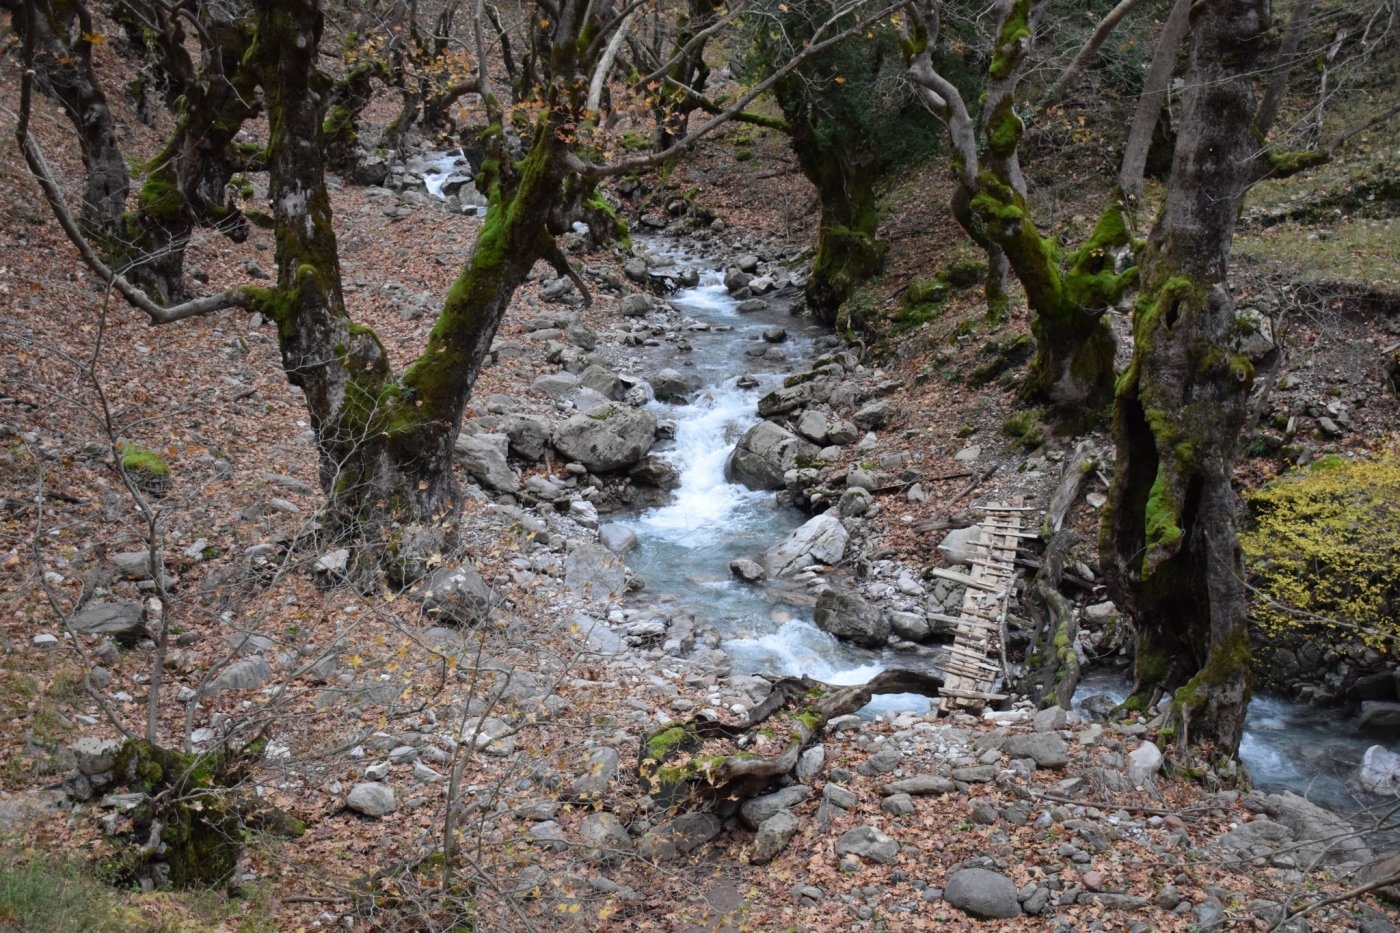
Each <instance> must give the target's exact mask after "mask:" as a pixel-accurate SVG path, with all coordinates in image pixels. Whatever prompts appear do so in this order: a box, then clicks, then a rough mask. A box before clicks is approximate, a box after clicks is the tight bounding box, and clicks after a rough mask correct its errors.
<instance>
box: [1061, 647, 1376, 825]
mask: <svg viewBox="0 0 1400 933" xmlns="http://www.w3.org/2000/svg"><path fill="white" fill-rule="evenodd" d="M1131 688H1132V684H1131V682H1130V679H1129V675H1128V672H1125V671H1122V670H1117V669H1110V668H1099V669H1097V670H1094V671H1091V672H1090V673H1089V674H1088V675H1087V676H1086V677H1085V678H1084V680H1083V681H1082V682H1081V683H1080V685H1079V690H1078V691H1077V692H1076V693H1075V703H1076V705H1078V704H1079V703H1081V702H1082V701H1083V700H1084V699H1086V698H1088V697H1091V696H1096V695H1106V696H1110V697H1112V698H1113V699H1114V700H1115V701H1122V700H1124V699H1126V698H1127V696H1128V693H1129V691H1130V690H1131ZM1374 744H1376V739H1375V738H1373V737H1367V736H1364V735H1362V734H1360V733H1359V732H1357V730H1356V726H1355V723H1354V722H1353V721H1351V720H1350V719H1349V718H1348V717H1346V716H1344V715H1343V713H1342V712H1341V711H1339V710H1335V709H1319V708H1318V707H1315V706H1308V705H1306V704H1303V703H1298V702H1295V701H1293V700H1286V699H1283V698H1282V697H1277V696H1268V695H1263V696H1256V697H1254V699H1253V700H1252V701H1251V702H1250V704H1249V716H1248V718H1247V719H1246V720H1245V732H1244V738H1243V739H1242V740H1241V741H1240V760H1241V761H1242V762H1244V764H1245V766H1246V767H1247V768H1249V773H1250V776H1251V777H1252V778H1253V779H1254V786H1255V788H1256V789H1258V790H1261V791H1266V792H1270V793H1277V792H1281V791H1293V792H1294V793H1298V794H1302V795H1304V796H1305V797H1307V798H1308V799H1309V800H1311V801H1313V802H1314V803H1317V804H1321V805H1322V806H1324V807H1329V808H1331V809H1334V810H1339V811H1344V812H1355V811H1358V810H1363V809H1367V808H1369V807H1374V806H1375V805H1376V804H1377V803H1379V802H1380V801H1381V798H1378V797H1376V796H1374V795H1371V794H1367V793H1364V792H1362V791H1361V789H1360V787H1359V786H1358V784H1357V781H1356V777H1357V770H1358V768H1359V767H1360V764H1361V756H1362V755H1364V754H1365V753H1366V749H1367V748H1369V747H1371V746H1372V745H1374Z"/></svg>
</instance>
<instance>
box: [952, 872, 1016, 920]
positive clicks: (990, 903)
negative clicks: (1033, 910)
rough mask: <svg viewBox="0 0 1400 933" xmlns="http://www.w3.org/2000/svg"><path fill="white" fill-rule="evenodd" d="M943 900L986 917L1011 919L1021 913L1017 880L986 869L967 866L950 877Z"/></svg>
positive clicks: (964, 910) (969, 912) (978, 915)
mask: <svg viewBox="0 0 1400 933" xmlns="http://www.w3.org/2000/svg"><path fill="white" fill-rule="evenodd" d="M943 899H944V900H945V901H947V902H948V903H949V904H951V905H952V906H954V907H956V908H958V909H959V910H961V911H963V912H964V913H967V914H971V915H972V916H974V917H978V918H982V919H988V920H990V919H996V920H1008V919H1010V918H1012V917H1019V916H1021V904H1020V902H1019V901H1018V900H1017V899H1016V882H1014V881H1012V880H1011V879H1010V878H1008V877H1007V876H1006V875H1003V874H1001V873H999V872H995V871H989V870H988V869H986V868H964V869H962V870H960V871H955V872H953V873H952V874H951V875H949V876H948V884H947V886H946V887H945V888H944V889H943Z"/></svg>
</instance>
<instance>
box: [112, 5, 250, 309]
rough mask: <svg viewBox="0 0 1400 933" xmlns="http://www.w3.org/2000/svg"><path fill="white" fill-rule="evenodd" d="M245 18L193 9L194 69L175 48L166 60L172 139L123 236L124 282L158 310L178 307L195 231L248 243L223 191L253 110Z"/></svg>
mask: <svg viewBox="0 0 1400 933" xmlns="http://www.w3.org/2000/svg"><path fill="white" fill-rule="evenodd" d="M249 12H250V11H249V10H247V9H241V8H239V7H237V6H234V7H218V8H215V7H212V6H211V7H209V8H207V9H204V8H202V9H201V16H202V22H201V27H202V28H201V30H200V35H201V41H207V42H208V43H209V44H207V45H205V46H203V47H202V48H201V54H200V65H199V66H198V67H196V66H195V65H194V64H193V62H192V61H191V60H190V58H189V56H188V53H187V52H186V51H185V49H184V47H183V46H182V45H176V44H174V43H173V42H170V43H166V45H174V48H173V49H171V50H170V51H169V52H167V54H168V55H170V56H175V57H177V58H178V59H179V61H177V62H172V63H171V66H170V67H169V68H168V69H167V70H168V71H169V72H170V73H172V74H178V75H182V76H183V77H182V79H181V86H182V87H183V89H184V90H183V93H182V94H181V96H180V98H179V100H178V102H177V108H176V124H175V132H174V134H173V135H172V136H171V139H170V141H169V142H168V143H167V144H166V146H165V148H164V149H163V150H162V151H161V152H160V154H159V155H157V156H156V158H155V159H153V160H151V162H150V164H149V168H148V172H147V175H146V178H145V180H144V181H143V182H142V185H141V192H140V195H139V197H138V199H137V210H136V212H135V215H134V217H133V218H132V222H131V224H130V225H129V226H130V228H131V230H130V233H131V250H132V257H131V258H132V262H133V264H134V266H133V269H132V277H133V278H134V279H135V280H136V282H137V283H138V284H140V285H141V286H142V287H144V288H145V289H146V290H147V291H148V292H151V293H152V294H153V295H155V296H156V297H157V298H158V299H159V300H160V301H161V303H162V304H172V303H175V302H179V301H183V300H184V299H185V297H186V294H185V282H184V271H185V252H186V248H187V247H188V245H189V239H190V234H191V233H192V232H193V231H194V230H195V228H196V227H199V226H206V225H212V226H214V227H216V228H217V229H218V230H219V231H220V232H221V233H223V234H224V235H226V236H228V237H229V238H230V239H232V240H233V241H234V242H242V241H243V240H244V239H245V238H246V237H247V235H248V220H247V218H246V217H244V216H243V213H242V211H240V210H239V209H238V207H237V205H236V202H235V201H234V199H233V197H232V194H233V192H231V191H230V189H229V183H230V180H231V179H232V178H233V175H234V173H235V172H236V171H237V170H239V169H240V168H241V167H242V160H240V159H238V158H236V157H235V156H234V154H233V151H232V146H233V139H234V137H235V136H236V135H237V134H238V131H239V129H241V128H242V126H243V124H244V122H245V121H247V120H249V119H251V118H252V117H254V116H255V115H256V114H257V112H258V109H259V105H258V98H257V84H258V81H257V76H256V74H255V73H254V68H253V67H252V65H251V63H249V62H248V61H247V56H248V52H249V50H250V49H251V48H252V46H253V42H254V40H255V38H256V36H255V29H254V27H253V22H252V20H251V19H250V17H249V15H248V14H249Z"/></svg>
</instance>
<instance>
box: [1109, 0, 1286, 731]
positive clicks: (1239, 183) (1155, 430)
mask: <svg viewBox="0 0 1400 933" xmlns="http://www.w3.org/2000/svg"><path fill="white" fill-rule="evenodd" d="M1269 26H1270V23H1269V4H1268V2H1267V0H1218V2H1215V3H1210V4H1203V5H1201V6H1200V7H1198V8H1197V10H1196V12H1195V14H1194V23H1193V30H1192V47H1191V64H1190V74H1189V77H1188V79H1187V82H1186V88H1187V90H1186V94H1185V102H1184V107H1183V118H1182V121H1181V132H1180V135H1179V137H1178V140H1177V145H1176V152H1175V156H1174V158H1173V163H1172V174H1171V178H1170V181H1169V183H1168V186H1167V196H1166V204H1165V206H1164V207H1163V209H1162V213H1161V216H1160V218H1159V219H1158V222H1157V225H1156V227H1155V229H1154V230H1153V233H1152V236H1151V238H1150V240H1149V242H1148V245H1147V250H1146V255H1145V259H1144V281H1143V287H1142V291H1141V294H1140V297H1139V300H1138V304H1137V308H1136V311H1135V313H1134V334H1135V341H1136V345H1135V347H1134V359H1133V363H1132V365H1131V368H1130V369H1129V370H1128V372H1127V373H1125V374H1124V376H1123V378H1122V379H1121V381H1120V383H1119V387H1118V392H1117V400H1116V404H1115V414H1114V439H1115V442H1116V444H1117V448H1118V461H1117V466H1116V471H1115V475H1114V482H1113V489H1112V494H1111V508H1110V511H1109V513H1108V514H1107V516H1106V518H1105V522H1104V527H1103V537H1102V541H1101V551H1102V559H1103V563H1104V566H1105V568H1106V571H1107V576H1108V582H1109V586H1110V588H1111V591H1112V593H1113V595H1114V598H1115V599H1116V600H1118V601H1119V604H1120V605H1122V606H1124V607H1125V608H1127V609H1128V610H1129V611H1130V612H1131V613H1132V615H1133V616H1134V618H1135V619H1136V621H1137V626H1138V633H1139V635H1138V656H1137V684H1136V687H1135V694H1136V695H1137V696H1138V697H1140V698H1143V699H1147V698H1150V697H1151V696H1153V695H1154V694H1156V693H1157V692H1158V691H1170V692H1172V694H1173V697H1174V699H1173V704H1172V708H1173V712H1174V718H1175V721H1176V722H1175V725H1176V727H1177V728H1178V730H1179V733H1178V737H1179V738H1180V739H1182V740H1185V741H1189V742H1191V743H1213V744H1214V746H1215V747H1216V749H1217V750H1218V751H1220V752H1222V753H1224V754H1226V755H1233V754H1234V753H1235V751H1236V750H1237V749H1238V747H1239V741H1240V736H1241V733H1242V731H1243V728H1244V718H1245V711H1246V708H1247V704H1248V699H1249V679H1248V678H1249V635H1248V628H1247V623H1248V617H1247V614H1246V609H1247V606H1246V594H1245V589H1244V583H1243V566H1242V561H1241V556H1240V548H1239V543H1238V541H1237V538H1236V526H1235V496H1234V492H1233V490H1232V488H1231V485H1230V475H1231V468H1232V466H1233V457H1234V450H1235V445H1236V440H1237V437H1238V434H1239V431H1240V428H1241V426H1242V425H1243V423H1244V419H1245V414H1246V408H1247V399H1248V396H1249V392H1250V390H1251V388H1252V387H1253V384H1254V371H1253V367H1252V366H1251V365H1250V362H1249V360H1248V358H1247V357H1245V356H1242V355H1240V354H1237V353H1234V352H1231V351H1230V350H1229V349H1228V348H1229V347H1230V346H1231V337H1232V334H1233V332H1234V329H1235V305H1234V301H1233V299H1232V298H1231V295H1230V291H1229V283H1228V279H1227V269H1228V257H1229V251H1230V242H1231V239H1232V238H1233V236H1234V230H1235V219H1236V215H1237V211H1238V208H1239V202H1240V198H1241V197H1242V196H1243V194H1244V190H1245V187H1246V185H1247V183H1248V181H1249V178H1250V175H1251V172H1252V171H1253V170H1254V167H1255V158H1254V152H1255V149H1256V147H1257V142H1256V140H1255V139H1254V135H1253V131H1252V129H1251V128H1252V126H1253V121H1254V90H1253V79H1252V76H1253V74H1254V73H1255V71H1256V70H1257V68H1258V65H1259V63H1260V61H1261V50H1262V47H1263V45H1264V43H1265V42H1266V41H1267V38H1268V34H1269Z"/></svg>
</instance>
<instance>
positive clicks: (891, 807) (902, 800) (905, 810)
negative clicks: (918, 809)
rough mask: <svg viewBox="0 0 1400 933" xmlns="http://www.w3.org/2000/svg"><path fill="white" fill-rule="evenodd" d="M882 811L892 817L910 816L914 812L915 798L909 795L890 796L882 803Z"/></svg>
mask: <svg viewBox="0 0 1400 933" xmlns="http://www.w3.org/2000/svg"><path fill="white" fill-rule="evenodd" d="M880 809H881V810H884V811H885V812H886V813H888V814H890V815H891V816H908V815H909V814H911V813H913V812H914V798H913V797H911V796H909V795H908V794H890V795H889V796H888V797H886V798H885V799H884V800H881V801H880Z"/></svg>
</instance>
